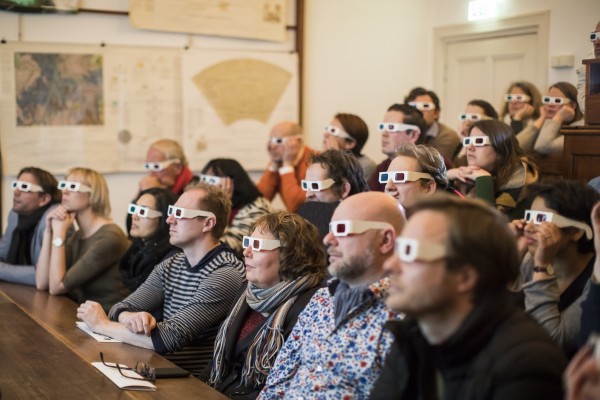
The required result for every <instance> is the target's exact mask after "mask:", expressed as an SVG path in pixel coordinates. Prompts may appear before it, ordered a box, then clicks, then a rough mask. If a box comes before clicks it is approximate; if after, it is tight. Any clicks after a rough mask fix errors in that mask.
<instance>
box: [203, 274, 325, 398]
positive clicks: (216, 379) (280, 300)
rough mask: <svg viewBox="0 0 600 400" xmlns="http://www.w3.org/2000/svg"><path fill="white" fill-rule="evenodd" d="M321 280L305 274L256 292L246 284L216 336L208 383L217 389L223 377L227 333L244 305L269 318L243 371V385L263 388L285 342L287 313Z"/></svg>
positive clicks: (260, 331) (256, 339)
mask: <svg viewBox="0 0 600 400" xmlns="http://www.w3.org/2000/svg"><path fill="white" fill-rule="evenodd" d="M320 280H321V279H320V278H319V277H318V276H317V275H314V274H308V275H304V276H302V277H300V278H298V279H296V280H293V281H282V282H279V283H278V284H277V285H275V286H273V287H270V288H268V289H259V288H257V287H256V286H254V285H253V284H252V283H248V288H247V289H246V291H245V292H244V294H242V295H241V296H240V298H239V299H238V301H237V303H236V304H235V306H234V307H233V309H232V310H231V313H230V314H229V316H228V317H227V319H226V320H225V321H224V322H223V324H222V325H221V328H220V329H219V333H218V334H217V339H216V340H215V351H214V359H213V369H212V371H211V374H210V380H209V382H208V383H209V384H210V385H212V386H216V385H218V384H219V383H220V382H221V379H222V378H223V376H224V372H225V371H224V366H223V361H224V360H223V357H224V355H225V341H226V337H227V331H228V330H229V329H230V328H231V324H232V322H233V321H234V320H235V317H236V315H237V314H238V313H239V312H240V309H241V308H242V305H243V304H244V302H247V303H248V305H249V306H250V308H252V309H253V310H254V311H256V312H260V313H269V314H270V315H269V317H268V319H267V320H266V321H265V323H264V325H263V326H262V328H260V330H259V331H258V332H257V334H256V337H255V338H254V340H253V341H252V343H251V344H250V346H249V347H248V351H247V355H246V360H245V362H244V366H243V369H242V383H243V384H244V385H246V386H254V387H257V386H262V385H264V383H265V381H266V379H267V375H269V371H270V370H271V368H272V367H273V364H275V359H276V358H277V354H278V353H279V350H281V347H282V346H283V343H284V341H285V338H284V337H283V331H284V329H283V323H284V321H285V317H286V315H287V313H288V311H289V309H290V308H291V307H292V305H293V304H294V302H295V301H296V298H297V297H298V295H299V294H301V293H303V292H304V291H306V290H308V289H310V288H313V287H315V286H317V285H319V283H320Z"/></svg>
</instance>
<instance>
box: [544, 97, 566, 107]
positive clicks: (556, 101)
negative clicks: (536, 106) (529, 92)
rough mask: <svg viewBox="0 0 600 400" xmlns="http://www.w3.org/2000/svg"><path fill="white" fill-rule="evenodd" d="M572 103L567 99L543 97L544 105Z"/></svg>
mask: <svg viewBox="0 0 600 400" xmlns="http://www.w3.org/2000/svg"><path fill="white" fill-rule="evenodd" d="M570 102H571V100H569V99H567V98H566V97H552V96H544V97H542V103H544V104H556V105H562V104H568V103H570Z"/></svg>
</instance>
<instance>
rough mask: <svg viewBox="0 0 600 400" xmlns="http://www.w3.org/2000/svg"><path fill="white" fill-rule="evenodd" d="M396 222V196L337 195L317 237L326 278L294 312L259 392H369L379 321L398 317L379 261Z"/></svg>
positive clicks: (382, 348) (382, 352)
mask: <svg viewBox="0 0 600 400" xmlns="http://www.w3.org/2000/svg"><path fill="white" fill-rule="evenodd" d="M403 226H404V218H403V216H402V214H401V213H400V210H399V208H398V206H397V204H396V202H395V201H394V199H392V198H391V197H389V196H387V195H385V194H384V193H381V192H363V193H358V194H355V195H353V196H350V197H348V198H347V199H345V200H344V201H342V202H341V203H340V205H339V206H338V207H337V208H336V210H335V212H334V213H333V216H332V219H331V223H330V227H329V233H328V234H327V235H326V236H325V238H324V240H323V243H324V244H325V245H326V246H327V253H328V255H329V273H330V274H331V275H332V276H333V279H331V280H330V281H329V282H328V287H326V288H323V289H320V290H319V291H317V292H316V293H315V295H314V296H313V298H312V299H311V301H310V302H309V303H308V305H307V306H306V308H305V309H304V311H303V312H302V313H301V314H300V316H299V317H298V322H297V323H296V326H295V327H294V330H293V331H292V333H291V334H290V336H289V337H288V339H287V341H286V343H285V345H284V346H283V349H282V350H281V351H280V353H279V356H278V357H277V361H276V362H275V366H274V367H273V368H272V369H271V372H270V374H269V377H268V378H267V383H266V385H265V387H264V389H263V391H262V392H261V394H260V396H259V398H262V399H279V398H283V397H284V396H285V397H289V398H301V397H304V398H328V399H329V398H331V399H333V398H335V399H346V398H352V399H367V398H368V397H369V392H370V390H371V387H372V385H373V383H374V381H375V380H376V379H377V377H378V376H379V374H380V372H381V367H382V365H383V360H384V359H385V357H386V355H387V354H388V352H389V350H390V346H391V343H392V342H391V336H390V335H389V334H388V332H386V331H385V330H384V329H383V324H384V322H385V321H386V318H392V319H395V318H398V315H397V314H395V313H394V312H393V311H391V310H390V309H389V308H388V307H387V306H386V305H385V297H386V295H387V290H388V286H389V281H388V278H386V277H385V275H386V273H385V271H384V270H383V264H384V262H385V260H386V259H387V258H388V257H390V256H391V255H392V254H393V252H394V242H395V238H396V234H397V233H399V232H400V231H401V230H402V228H403Z"/></svg>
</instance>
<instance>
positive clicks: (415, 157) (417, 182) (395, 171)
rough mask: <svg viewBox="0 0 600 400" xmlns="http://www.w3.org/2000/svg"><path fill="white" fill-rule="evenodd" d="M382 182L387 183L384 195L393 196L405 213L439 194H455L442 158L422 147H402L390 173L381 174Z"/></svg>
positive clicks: (426, 147)
mask: <svg viewBox="0 0 600 400" xmlns="http://www.w3.org/2000/svg"><path fill="white" fill-rule="evenodd" d="M379 182H381V183H385V193H386V194H388V195H390V196H392V197H393V198H394V199H395V200H396V202H397V203H398V206H400V208H401V209H402V210H404V209H406V208H407V207H410V206H412V205H413V204H414V203H416V202H418V201H419V199H420V198H422V197H429V196H431V195H433V194H434V193H435V192H436V190H453V189H452V188H449V184H448V178H447V177H446V166H445V165H444V159H443V157H442V155H441V154H440V152H439V151H437V150H436V149H435V148H433V147H429V146H426V145H423V144H419V145H415V144H413V143H405V144H403V145H401V146H400V147H399V148H398V153H397V155H396V157H395V158H394V159H393V160H392V162H391V164H390V166H389V167H388V170H387V172H380V173H379ZM403 212H404V211H403Z"/></svg>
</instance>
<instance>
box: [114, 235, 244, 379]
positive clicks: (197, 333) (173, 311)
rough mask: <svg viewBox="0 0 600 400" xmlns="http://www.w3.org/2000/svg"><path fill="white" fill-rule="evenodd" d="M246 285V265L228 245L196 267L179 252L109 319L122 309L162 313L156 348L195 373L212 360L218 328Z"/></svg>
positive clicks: (154, 335) (155, 334)
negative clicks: (170, 354) (244, 284)
mask: <svg viewBox="0 0 600 400" xmlns="http://www.w3.org/2000/svg"><path fill="white" fill-rule="evenodd" d="M244 282H245V268H244V263H243V262H242V261H240V260H239V259H238V258H237V257H236V256H235V255H234V252H233V251H232V250H231V248H229V246H227V245H225V244H220V245H219V246H217V247H215V248H214V249H213V250H211V251H210V252H209V253H208V254H207V255H206V256H205V257H204V258H203V259H202V260H201V261H200V262H199V263H198V264H197V265H195V266H193V267H192V266H191V265H190V264H189V262H188V260H187V258H186V257H185V254H184V253H183V252H179V253H176V254H175V255H173V256H172V257H171V258H168V259H166V260H165V261H163V262H161V263H160V264H158V265H157V266H156V267H155V268H154V270H153V271H152V273H151V274H150V276H148V279H146V281H145V282H144V283H143V284H142V285H141V286H140V287H139V288H138V289H137V290H136V291H135V292H133V293H132V294H131V295H129V296H128V297H127V298H126V299H125V300H123V301H122V302H120V303H117V304H115V305H114V306H113V307H112V308H111V310H110V312H109V315H108V316H109V318H110V319H111V320H113V321H118V319H119V314H120V313H121V312H123V311H129V312H139V311H146V312H149V313H153V314H156V313H157V312H160V310H161V309H162V312H163V318H162V320H161V321H159V322H157V324H156V328H155V329H154V330H153V331H152V333H151V338H152V344H153V345H154V349H155V350H156V352H158V353H161V354H165V353H173V352H178V354H173V355H172V357H169V358H170V359H172V361H174V362H176V363H177V364H179V365H180V366H182V367H183V368H186V369H188V370H189V371H190V372H195V371H196V370H199V369H201V368H202V367H203V365H205V364H206V363H208V361H210V359H211V358H212V347H213V344H214V339H215V336H216V333H217V330H218V327H219V325H220V324H221V322H222V321H223V320H224V319H225V317H226V316H227V314H228V312H229V309H230V308H231V306H232V305H233V302H234V301H235V300H236V294H237V293H238V292H239V290H240V288H241V287H242V285H243V283H244ZM178 361H179V362H178Z"/></svg>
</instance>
